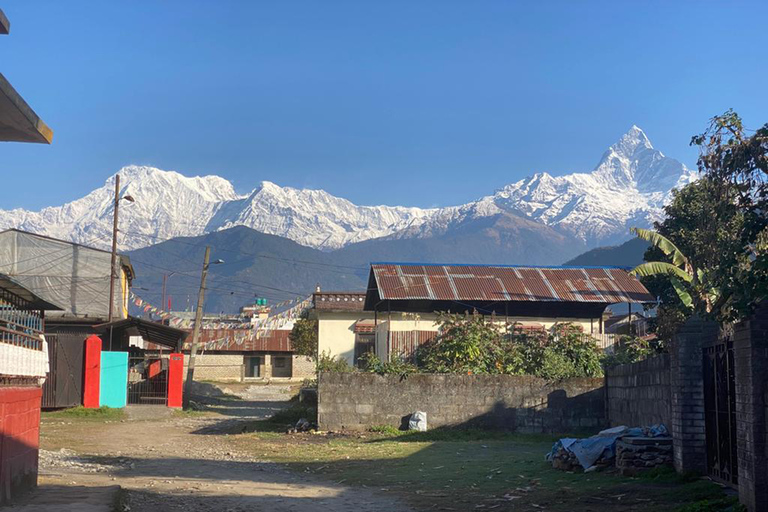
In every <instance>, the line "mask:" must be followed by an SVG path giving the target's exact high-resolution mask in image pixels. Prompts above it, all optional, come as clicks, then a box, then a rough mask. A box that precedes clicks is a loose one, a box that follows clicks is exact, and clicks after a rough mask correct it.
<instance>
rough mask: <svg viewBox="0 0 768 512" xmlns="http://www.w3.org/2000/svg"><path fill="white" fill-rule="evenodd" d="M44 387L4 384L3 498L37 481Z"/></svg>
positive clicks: (0, 416) (0, 409) (0, 407)
mask: <svg viewBox="0 0 768 512" xmlns="http://www.w3.org/2000/svg"><path fill="white" fill-rule="evenodd" d="M41 398H42V388H40V387H37V386H30V387H0V502H2V503H6V502H8V500H10V499H11V498H16V497H17V496H18V494H19V493H20V492H23V491H24V490H26V489H28V488H30V487H34V486H35V485H37V456H38V447H39V442H40V400H41Z"/></svg>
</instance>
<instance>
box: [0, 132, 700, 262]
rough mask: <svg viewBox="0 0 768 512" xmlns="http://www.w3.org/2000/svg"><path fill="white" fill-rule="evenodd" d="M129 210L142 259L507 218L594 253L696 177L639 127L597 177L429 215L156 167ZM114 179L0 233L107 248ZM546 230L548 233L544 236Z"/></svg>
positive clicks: (143, 172)
mask: <svg viewBox="0 0 768 512" xmlns="http://www.w3.org/2000/svg"><path fill="white" fill-rule="evenodd" d="M118 174H119V175H120V177H121V194H122V195H131V196H132V197H133V198H135V202H134V203H132V204H130V203H127V202H123V203H122V206H121V210H120V211H121V214H120V232H121V235H120V237H119V245H120V247H121V249H136V248H140V247H145V246H148V245H152V244H154V243H156V242H159V241H162V240H167V239H170V238H174V237H178V236H196V235H200V234H203V233H209V232H213V231H218V230H221V229H226V228H229V227H233V226H240V225H244V226H248V227H251V228H253V229H255V230H257V231H260V232H262V233H267V234H272V235H279V236H282V237H286V238H289V239H291V240H294V241H296V242H298V243H300V244H302V245H306V246H310V247H314V248H319V249H323V250H333V249H338V248H341V247H344V246H347V245H349V244H352V243H356V242H361V241H365V240H369V239H374V238H394V239H406V238H429V237H433V236H438V235H445V234H446V233H449V232H451V230H452V229H459V228H460V227H462V226H463V227H464V229H466V226H467V225H472V224H471V223H469V221H472V220H476V219H482V218H490V217H493V216H497V215H500V214H503V215H510V214H511V215H514V216H522V217H527V218H529V219H530V220H532V221H536V222H539V223H542V224H545V225H546V226H549V227H550V228H552V229H555V230H557V231H559V232H561V233H563V234H564V235H567V236H569V237H575V238H578V239H579V240H581V241H583V242H584V244H585V246H586V247H594V246H596V245H600V244H605V243H615V242H618V241H622V240H624V239H626V238H628V236H629V235H628V227H630V226H633V225H639V226H648V225H650V224H651V223H652V222H653V221H655V220H658V219H660V218H661V217H662V214H663V212H662V210H661V208H662V206H663V205H664V204H665V202H666V201H667V200H668V199H669V197H670V191H671V189H672V188H673V187H681V186H684V185H686V184H687V183H690V182H691V181H693V180H694V179H696V173H695V172H693V171H691V170H689V169H688V168H686V167H685V166H684V165H683V164H681V163H680V162H678V161H677V160H674V159H672V158H669V157H666V156H664V154H662V153H661V152H660V151H658V150H656V149H654V148H653V146H652V145H651V143H650V141H649V140H648V138H647V137H646V136H645V133H643V131H642V130H641V129H640V128H638V127H636V126H633V127H632V128H631V129H630V130H629V131H628V132H627V133H626V134H625V135H624V136H623V137H622V138H621V139H620V140H619V141H618V142H617V143H616V144H614V145H613V146H611V147H610V148H608V150H607V151H606V152H605V154H603V157H602V159H601V160H600V163H599V164H598V166H597V167H596V168H595V169H594V170H593V171H592V172H590V173H576V174H569V175H566V176H560V177H553V176H551V175H549V174H547V173H538V174H535V175H533V176H531V177H528V178H525V179H523V180H520V181H518V182H516V183H512V184H510V185H507V186H506V187H503V188H502V189H500V190H497V191H496V192H495V193H494V194H492V195H489V196H486V197H483V198H481V199H479V200H477V201H473V202H470V203H467V204H464V205H461V206H451V207H447V208H435V209H421V208H409V207H400V206H359V205H355V204H353V203H351V202H350V201H347V200H346V199H342V198H339V197H335V196H333V195H331V194H328V193H327V192H325V191H322V190H299V189H295V188H290V187H280V186H278V185H275V184H274V183H270V182H263V183H261V185H260V186H259V187H258V188H256V189H255V190H254V191H253V192H251V193H250V194H247V195H239V194H237V193H236V192H235V190H234V187H233V186H232V184H231V183H230V182H228V181H227V180H225V179H223V178H220V177H217V176H205V177H195V178H190V177H186V176H183V175H181V174H179V173H177V172H173V171H163V170H160V169H156V168H153V167H140V166H128V167H124V168H123V169H121V170H120V171H119V172H118ZM114 179H115V178H114V176H112V177H110V178H109V179H107V181H106V183H105V184H104V186H102V187H101V188H98V189H96V190H94V191H93V192H91V193H89V194H88V195H86V196H85V197H83V198H81V199H78V200H76V201H73V202H71V203H67V204H65V205H63V206H58V207H49V208H44V209H43V210H41V211H39V212H31V211H27V210H22V209H16V210H8V211H6V210H0V229H4V228H10V227H15V228H19V229H23V230H28V231H33V232H37V233H41V234H44V235H48V236H52V237H56V238H64V239H68V240H72V241H75V242H79V243H83V244H88V245H94V246H100V247H107V246H108V245H109V243H110V240H111V231H112V201H113V198H114V183H115V182H114ZM542 228H543V226H542Z"/></svg>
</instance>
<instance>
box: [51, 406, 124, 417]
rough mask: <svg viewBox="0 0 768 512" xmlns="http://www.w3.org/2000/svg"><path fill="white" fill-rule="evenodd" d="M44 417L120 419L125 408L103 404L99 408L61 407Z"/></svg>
mask: <svg viewBox="0 0 768 512" xmlns="http://www.w3.org/2000/svg"><path fill="white" fill-rule="evenodd" d="M42 416H43V418H50V419H57V418H58V419H65V418H66V419H85V420H95V421H119V420H122V419H123V418H125V410H123V409H117V408H113V407H107V406H102V407H99V408H98V409H86V408H85V407H83V406H77V407H72V408H71V409H61V410H58V411H46V412H43V413H42Z"/></svg>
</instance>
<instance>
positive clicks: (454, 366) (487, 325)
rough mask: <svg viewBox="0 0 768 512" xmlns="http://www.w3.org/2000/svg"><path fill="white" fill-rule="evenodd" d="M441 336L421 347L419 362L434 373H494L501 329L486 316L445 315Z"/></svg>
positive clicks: (442, 321)
mask: <svg viewBox="0 0 768 512" xmlns="http://www.w3.org/2000/svg"><path fill="white" fill-rule="evenodd" d="M437 321H438V323H439V324H440V333H439V334H438V335H437V336H436V337H435V338H434V339H433V340H432V341H431V342H429V343H427V344H425V345H423V346H422V347H420V349H419V351H418V352H417V361H418V364H419V366H420V367H422V368H423V369H424V370H426V371H427V372H431V373H491V372H490V371H489V370H490V368H489V365H490V367H491V368H494V367H495V364H494V363H495V362H496V361H494V358H493V357H489V354H498V350H497V349H496V348H495V347H498V346H499V345H501V344H502V343H503V338H504V333H503V330H502V328H501V327H500V326H499V325H497V324H495V323H494V322H493V321H487V320H486V319H485V317H483V316H481V315H478V314H476V313H475V314H473V315H456V314H447V313H442V314H440V316H439V317H438V320H437Z"/></svg>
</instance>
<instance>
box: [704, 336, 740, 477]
mask: <svg viewBox="0 0 768 512" xmlns="http://www.w3.org/2000/svg"><path fill="white" fill-rule="evenodd" d="M704 419H705V425H706V438H707V469H708V472H709V475H710V476H711V477H712V478H714V479H716V480H719V481H721V482H724V483H727V484H731V485H736V484H738V463H737V460H736V378H735V375H734V366H733V342H732V341H731V340H730V337H729V336H726V337H724V338H722V339H720V340H718V342H717V344H715V345H712V346H709V347H704Z"/></svg>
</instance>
